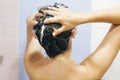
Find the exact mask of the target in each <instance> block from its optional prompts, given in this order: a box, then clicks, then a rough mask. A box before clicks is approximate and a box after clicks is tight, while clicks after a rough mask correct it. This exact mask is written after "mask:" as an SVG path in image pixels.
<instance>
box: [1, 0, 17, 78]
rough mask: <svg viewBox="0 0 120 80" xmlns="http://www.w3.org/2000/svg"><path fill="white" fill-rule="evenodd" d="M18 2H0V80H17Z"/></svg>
mask: <svg viewBox="0 0 120 80" xmlns="http://www.w3.org/2000/svg"><path fill="white" fill-rule="evenodd" d="M18 25H19V2H18V0H0V80H18V37H19V36H18V27H19V26H18Z"/></svg>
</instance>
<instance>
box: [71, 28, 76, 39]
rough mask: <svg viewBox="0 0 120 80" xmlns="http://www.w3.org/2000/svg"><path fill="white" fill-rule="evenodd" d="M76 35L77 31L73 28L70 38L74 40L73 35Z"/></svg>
mask: <svg viewBox="0 0 120 80" xmlns="http://www.w3.org/2000/svg"><path fill="white" fill-rule="evenodd" d="M76 34H77V30H76V28H74V29H73V30H72V34H71V37H72V38H75V35H76Z"/></svg>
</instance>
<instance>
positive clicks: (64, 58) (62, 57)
mask: <svg viewBox="0 0 120 80" xmlns="http://www.w3.org/2000/svg"><path fill="white" fill-rule="evenodd" d="M55 59H57V60H61V61H68V60H72V57H71V51H65V52H64V53H61V54H59V55H58V56H56V57H55Z"/></svg>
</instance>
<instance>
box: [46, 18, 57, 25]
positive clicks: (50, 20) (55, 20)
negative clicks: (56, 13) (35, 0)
mask: <svg viewBox="0 0 120 80" xmlns="http://www.w3.org/2000/svg"><path fill="white" fill-rule="evenodd" d="M58 21H59V20H58V19H57V18H56V17H53V18H48V19H45V21H44V23H45V24H48V23H54V22H58Z"/></svg>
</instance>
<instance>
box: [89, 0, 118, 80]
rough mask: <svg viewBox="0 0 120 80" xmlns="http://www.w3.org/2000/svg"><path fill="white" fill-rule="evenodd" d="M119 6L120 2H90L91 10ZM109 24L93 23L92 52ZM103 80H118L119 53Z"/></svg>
mask: <svg viewBox="0 0 120 80" xmlns="http://www.w3.org/2000/svg"><path fill="white" fill-rule="evenodd" d="M115 6H120V0H92V10H99V9H103V8H110V7H115ZM109 26H110V24H106V23H94V24H92V29H91V32H92V33H91V51H94V50H95V49H96V48H97V46H98V45H99V44H100V42H101V41H102V39H103V38H104V36H105V34H106V33H107V31H108V30H109V28H110V27H109ZM106 59H107V57H106ZM103 80H120V52H119V54H118V56H117V57H116V59H115V60H114V62H113V64H112V66H111V67H110V68H109V70H108V71H107V72H106V74H105V75H104V77H103Z"/></svg>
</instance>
